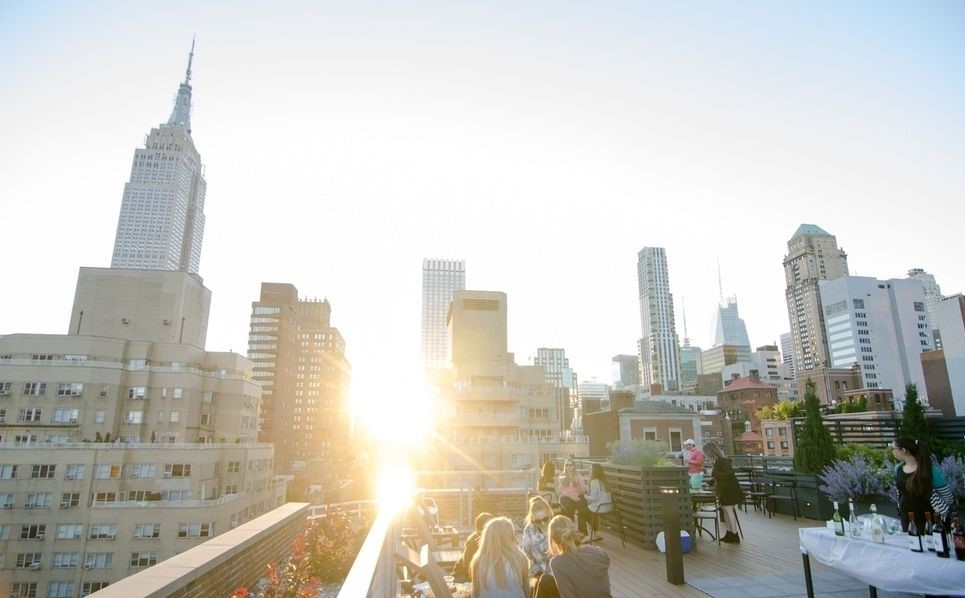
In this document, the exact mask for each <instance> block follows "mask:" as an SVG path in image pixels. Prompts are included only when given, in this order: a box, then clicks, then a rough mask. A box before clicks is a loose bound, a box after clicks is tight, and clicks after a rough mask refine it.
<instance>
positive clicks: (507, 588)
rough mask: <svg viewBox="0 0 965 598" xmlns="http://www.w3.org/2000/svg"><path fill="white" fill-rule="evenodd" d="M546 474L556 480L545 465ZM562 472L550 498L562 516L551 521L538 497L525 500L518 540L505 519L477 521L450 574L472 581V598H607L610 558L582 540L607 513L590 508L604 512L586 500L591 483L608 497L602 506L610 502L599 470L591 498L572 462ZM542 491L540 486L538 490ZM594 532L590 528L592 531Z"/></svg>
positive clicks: (544, 502) (547, 506) (482, 515)
mask: <svg viewBox="0 0 965 598" xmlns="http://www.w3.org/2000/svg"><path fill="white" fill-rule="evenodd" d="M548 463H549V462H548ZM549 465H550V466H551V467H552V463H549ZM596 467H599V466H594V468H596ZM547 471H550V472H551V473H550V475H551V476H552V477H553V478H556V476H555V468H552V469H548V468H547V467H546V466H545V465H544V468H543V473H546V472H547ZM563 471H564V473H563V475H562V476H559V478H558V479H556V480H555V482H556V483H554V489H553V496H550V497H549V498H551V499H552V498H554V497H555V496H559V497H560V502H559V506H560V508H561V509H562V511H563V514H562V515H555V516H554V514H553V506H552V505H551V503H550V502H549V501H548V500H547V498H544V497H543V496H542V495H541V494H538V495H537V496H533V497H532V498H531V499H530V500H529V512H528V514H527V516H526V526H525V528H524V529H523V533H522V535H521V536H517V533H516V528H515V526H514V525H513V522H512V521H511V520H510V519H509V518H507V517H497V516H494V515H492V514H490V513H480V514H479V515H478V516H477V517H476V520H475V527H476V531H475V532H474V533H473V534H471V535H470V536H469V538H467V540H466V547H465V552H464V553H463V557H462V559H461V560H460V561H459V562H457V563H456V565H455V567H454V570H453V573H454V574H457V575H458V574H464V575H466V576H467V577H469V578H470V579H471V581H472V596H473V598H554V597H558V598H577V597H580V598H583V597H586V598H597V597H598V598H610V597H611V594H610V574H609V568H610V557H609V555H607V553H606V552H604V551H603V550H602V549H601V548H600V547H598V546H595V545H594V544H592V543H591V541H590V540H591V538H590V537H588V536H587V535H586V529H587V524H588V522H589V520H590V519H591V518H592V517H593V515H594V513H596V512H605V511H599V510H598V511H594V510H593V506H594V505H595V506H597V507H601V506H602V507H603V508H606V505H604V504H603V503H604V501H602V500H595V501H594V500H590V499H588V496H587V495H588V494H592V486H593V485H594V484H593V482H594V481H596V482H598V483H599V486H600V491H602V492H605V493H606V494H607V497H606V498H607V500H606V501H605V502H606V503H609V502H610V500H609V496H608V495H609V488H608V486H607V483H606V478H605V476H604V475H603V470H602V468H600V471H599V477H598V476H597V472H596V471H595V470H594V474H593V480H592V481H591V484H590V486H591V488H590V489H589V490H590V491H589V492H588V489H587V488H586V485H585V484H584V481H583V478H582V476H580V474H579V473H577V472H576V465H575V463H574V462H573V461H572V460H570V459H567V460H566V462H565V463H564V465H563ZM542 485H543V484H542V480H541V482H540V483H539V484H538V486H542ZM537 491H538V492H539V493H542V492H544V491H546V489H545V488H542V487H538V488H537ZM611 508H612V505H611ZM574 515H575V516H576V517H578V521H579V527H578V525H577V523H576V522H574V519H573V517H574ZM595 527H596V525H595V523H593V524H591V529H592V528H595Z"/></svg>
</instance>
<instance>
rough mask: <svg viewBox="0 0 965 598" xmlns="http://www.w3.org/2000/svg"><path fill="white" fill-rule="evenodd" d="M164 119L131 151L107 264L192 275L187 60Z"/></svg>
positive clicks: (197, 182)
mask: <svg viewBox="0 0 965 598" xmlns="http://www.w3.org/2000/svg"><path fill="white" fill-rule="evenodd" d="M193 59H194V42H193V41H192V42H191V53H190V54H189V55H188V69H187V73H186V75H185V78H184V83H182V84H181V86H180V87H179V88H178V96H177V99H176V100H175V103H174V110H173V111H172V112H171V117H170V118H169V119H168V121H167V123H164V124H162V125H160V126H159V127H157V128H154V129H151V132H150V134H149V135H148V136H147V142H146V143H145V144H144V147H143V148H138V149H136V150H134V163H133V165H132V166H131V178H130V180H129V181H128V182H127V183H126V184H125V185H124V199H123V201H122V203H121V213H120V216H119V218H118V219H117V235H116V237H115V238H114V254H113V256H112V258H111V268H126V269H127V268H129V269H145V270H175V271H181V272H189V273H192V274H197V272H198V266H199V265H200V263H201V241H202V238H203V236H204V195H205V190H206V188H207V183H206V182H205V180H204V174H203V167H202V165H201V155H200V154H199V153H198V150H197V149H195V147H194V140H192V139H191V62H192V61H193Z"/></svg>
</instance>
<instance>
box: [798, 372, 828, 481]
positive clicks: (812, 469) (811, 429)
mask: <svg viewBox="0 0 965 598" xmlns="http://www.w3.org/2000/svg"><path fill="white" fill-rule="evenodd" d="M834 457H835V450H834V441H833V440H832V439H831V432H829V431H828V429H827V428H826V427H824V420H823V419H822V417H821V406H820V402H819V401H818V395H817V392H815V387H814V380H811V379H810V378H808V381H807V383H806V384H805V392H804V425H803V426H801V432H800V434H798V437H797V442H796V443H795V445H794V469H796V470H798V471H804V472H807V473H821V471H822V470H823V469H824V468H825V467H826V466H828V465H829V464H830V463H831V461H833V460H834Z"/></svg>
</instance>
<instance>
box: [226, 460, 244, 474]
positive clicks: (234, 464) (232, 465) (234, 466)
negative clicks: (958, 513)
mask: <svg viewBox="0 0 965 598" xmlns="http://www.w3.org/2000/svg"><path fill="white" fill-rule="evenodd" d="M240 470H241V461H228V473H238V472H239V471H240Z"/></svg>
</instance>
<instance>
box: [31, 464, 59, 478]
mask: <svg viewBox="0 0 965 598" xmlns="http://www.w3.org/2000/svg"><path fill="white" fill-rule="evenodd" d="M56 473H57V466H56V465H34V466H33V467H32V468H31V470H30V477H31V478H33V479H35V480H52V479H54V475H55V474H56Z"/></svg>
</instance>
